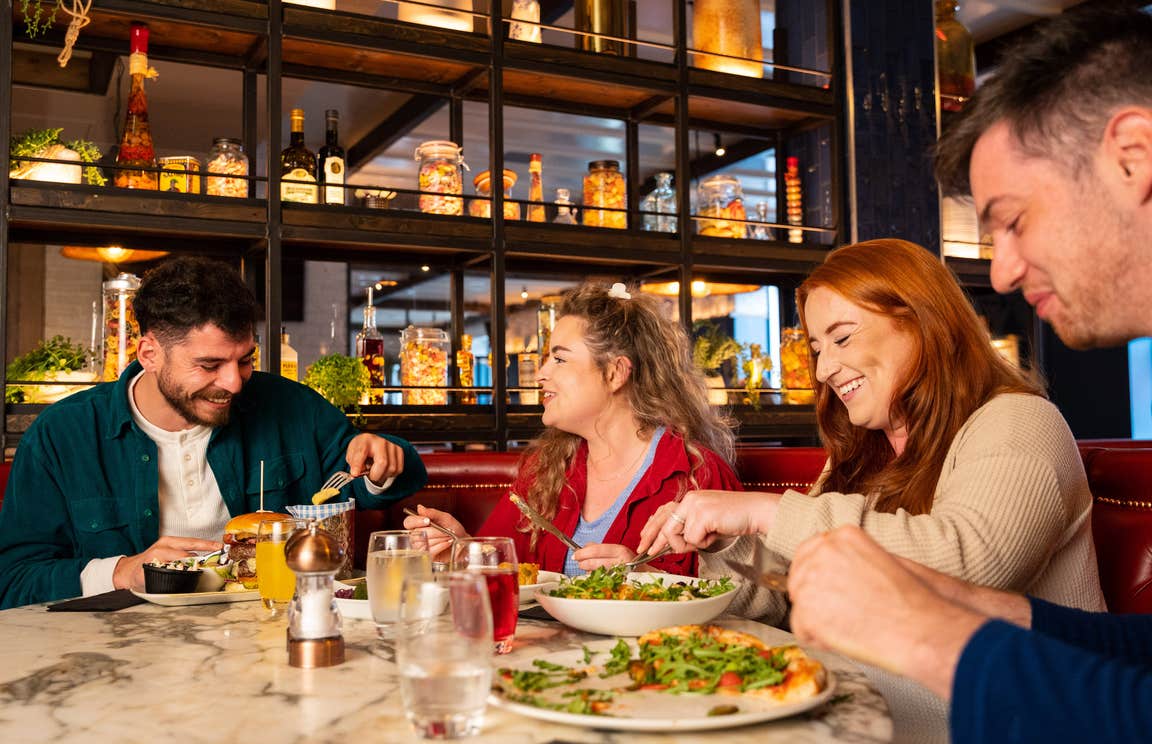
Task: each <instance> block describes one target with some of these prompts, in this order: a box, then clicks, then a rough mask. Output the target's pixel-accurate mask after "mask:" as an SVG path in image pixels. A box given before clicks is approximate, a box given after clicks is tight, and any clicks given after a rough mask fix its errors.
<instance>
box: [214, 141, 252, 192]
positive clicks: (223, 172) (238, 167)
mask: <svg viewBox="0 0 1152 744" xmlns="http://www.w3.org/2000/svg"><path fill="white" fill-rule="evenodd" d="M205 170H206V171H207V172H208V174H209V175H208V178H207V185H206V190H207V192H208V195H209V196H232V197H237V198H240V199H246V198H247V197H248V156H247V155H245V154H244V145H242V144H241V143H240V140H235V139H229V138H228V137H217V138H216V139H214V140H212V149H211V150H210V151H209V152H208V163H207V165H206V167H205ZM212 174H218V175H212Z"/></svg>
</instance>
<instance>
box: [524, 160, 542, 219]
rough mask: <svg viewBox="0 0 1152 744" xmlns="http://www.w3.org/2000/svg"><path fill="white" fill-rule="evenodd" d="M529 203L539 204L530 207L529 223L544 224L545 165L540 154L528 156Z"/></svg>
mask: <svg viewBox="0 0 1152 744" xmlns="http://www.w3.org/2000/svg"><path fill="white" fill-rule="evenodd" d="M528 201H530V202H539V203H538V204H536V203H533V204H529V205H528V221H529V222H544V163H543V162H542V161H541V158H540V153H538V152H534V153H532V154H531V155H529V156H528Z"/></svg>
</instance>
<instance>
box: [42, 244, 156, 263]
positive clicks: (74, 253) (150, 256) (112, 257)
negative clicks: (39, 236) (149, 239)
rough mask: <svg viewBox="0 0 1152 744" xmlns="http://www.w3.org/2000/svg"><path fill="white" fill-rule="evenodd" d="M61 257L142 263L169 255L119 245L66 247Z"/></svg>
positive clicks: (106, 261) (61, 250)
mask: <svg viewBox="0 0 1152 744" xmlns="http://www.w3.org/2000/svg"><path fill="white" fill-rule="evenodd" d="M60 255H61V256H64V257H65V258H76V259H79V260H81V261H100V262H103V263H112V264H118V263H141V262H143V261H155V260H156V259H157V258H163V257H164V256H167V255H168V252H167V251H141V250H137V249H135V248H124V247H122V246H119V245H108V246H101V247H100V248H89V247H87V246H80V245H66V246H64V247H63V248H61V249H60Z"/></svg>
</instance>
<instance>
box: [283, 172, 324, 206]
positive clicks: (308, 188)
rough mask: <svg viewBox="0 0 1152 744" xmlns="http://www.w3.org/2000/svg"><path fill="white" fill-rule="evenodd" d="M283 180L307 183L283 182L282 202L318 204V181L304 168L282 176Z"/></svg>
mask: <svg viewBox="0 0 1152 744" xmlns="http://www.w3.org/2000/svg"><path fill="white" fill-rule="evenodd" d="M281 178H285V179H290V180H292V181H306V182H307V183H284V182H281V184H280V201H286V202H301V203H304V204H315V203H316V196H317V188H316V179H315V178H313V177H312V176H310V175H309V174H308V171H306V170H304V169H303V168H293V169H292V170H290V171H288V172H287V173H285V174H284V175H283V176H281Z"/></svg>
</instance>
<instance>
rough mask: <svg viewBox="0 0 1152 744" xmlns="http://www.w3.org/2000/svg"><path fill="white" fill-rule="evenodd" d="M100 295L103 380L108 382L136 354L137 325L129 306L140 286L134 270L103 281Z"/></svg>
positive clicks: (138, 330)
mask: <svg viewBox="0 0 1152 744" xmlns="http://www.w3.org/2000/svg"><path fill="white" fill-rule="evenodd" d="M102 289H103V292H102V294H103V296H104V344H103V349H104V380H105V381H106V382H111V381H112V380H116V379H118V378H119V377H120V373H122V372H123V371H124V368H125V367H127V366H128V365H129V364H131V363H132V361H133V360H134V359H135V358H136V346H137V344H139V342H140V326H139V324H138V323H137V322H136V313H135V312H134V311H133V310H132V298H133V297H135V296H136V290H138V289H140V279H139V277H137V276H136V275H135V274H120V275H118V276H117V277H116V278H115V279H109V280H108V281H106V282H104V284H103V287H102Z"/></svg>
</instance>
